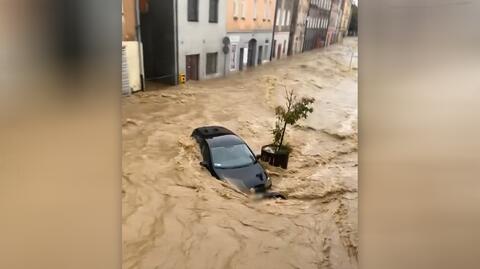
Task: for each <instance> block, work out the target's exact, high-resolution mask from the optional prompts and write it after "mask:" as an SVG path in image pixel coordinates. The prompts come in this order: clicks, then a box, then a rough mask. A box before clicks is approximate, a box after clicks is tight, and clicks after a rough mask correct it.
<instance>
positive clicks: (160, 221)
mask: <svg viewBox="0 0 480 269" xmlns="http://www.w3.org/2000/svg"><path fill="white" fill-rule="evenodd" d="M352 50H353V51H355V52H356V51H357V39H354V38H347V39H345V40H344V43H343V45H335V46H332V47H329V48H328V49H322V50H317V51H313V52H308V53H304V54H301V55H298V56H294V57H290V58H288V59H286V60H281V61H277V62H273V63H269V64H265V65H262V66H260V67H258V68H255V69H254V70H251V71H250V70H247V71H244V72H242V73H238V74H233V75H231V76H228V77H227V78H222V79H215V80H209V81H201V82H192V83H188V84H186V85H181V86H176V87H169V88H167V89H161V90H155V91H147V92H142V93H139V94H135V95H133V96H129V97H124V98H123V100H122V103H123V104H122V106H123V119H122V121H123V127H122V133H123V180H122V193H123V223H122V228H123V268H125V269H131V268H148V269H150V268H152V269H153V268H162V269H163V268H222V269H223V268H225V269H228V268H248V269H252V268H265V269H266V268H275V269H281V268H302V269H303V268H358V229H357V203H358V193H357V186H358V184H357V174H358V173H357V168H358V162H357V68H356V59H354V61H353V68H352V69H349V64H350V54H351V51H352ZM284 86H286V87H288V88H289V89H290V88H293V89H295V91H296V93H297V95H299V96H303V95H308V96H311V97H315V99H316V101H315V103H314V112H313V114H312V115H311V116H310V117H309V118H308V119H307V120H304V121H301V122H300V123H299V124H298V125H297V126H294V127H291V128H289V129H287V135H286V141H287V142H288V143H289V144H290V145H291V146H292V147H293V149H294V151H293V152H292V154H291V157H290V163H289V168H288V169H287V170H282V169H278V168H273V167H269V166H266V168H267V170H268V171H269V172H270V175H271V177H272V181H273V190H274V191H280V192H283V193H286V194H287V195H288V197H289V199H288V200H261V201H255V200H252V199H250V198H249V197H246V196H245V195H243V194H241V193H238V192H237V191H235V190H234V189H232V188H230V187H229V186H228V185H227V184H225V183H223V182H221V181H218V180H216V179H214V178H213V177H211V176H210V174H209V173H208V172H207V171H206V170H205V169H203V168H201V166H200V165H199V161H200V154H199V152H198V148H197V145H196V144H195V142H194V141H193V140H192V139H191V138H190V134H191V132H192V130H193V129H194V128H196V127H198V126H202V125H222V126H225V127H227V128H229V129H231V130H232V131H234V132H236V133H237V134H238V135H240V136H241V137H242V138H243V139H244V140H245V141H246V142H247V143H248V144H249V145H250V146H251V147H252V149H253V150H254V151H255V152H257V153H259V152H260V147H261V146H262V145H265V144H268V143H270V142H271V140H272V137H271V132H270V130H271V128H273V126H274V121H275V117H274V107H275V106H276V105H278V104H283V103H284V101H283V96H284V91H285V90H284Z"/></svg>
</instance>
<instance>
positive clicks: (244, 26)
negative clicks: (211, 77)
mask: <svg viewBox="0 0 480 269" xmlns="http://www.w3.org/2000/svg"><path fill="white" fill-rule="evenodd" d="M274 12H275V0H228V3H227V12H226V17H227V18H226V23H227V36H228V38H229V40H230V51H229V58H228V59H229V61H228V70H229V71H230V72H235V71H239V70H240V71H241V70H245V69H246V68H250V67H254V66H256V65H260V64H263V63H265V62H268V61H270V50H271V45H272V32H273V18H274V14H275V13H274Z"/></svg>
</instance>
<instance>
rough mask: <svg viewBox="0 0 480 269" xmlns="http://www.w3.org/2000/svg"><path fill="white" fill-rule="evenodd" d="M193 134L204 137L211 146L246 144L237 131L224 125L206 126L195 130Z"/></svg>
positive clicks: (199, 137)
mask: <svg viewBox="0 0 480 269" xmlns="http://www.w3.org/2000/svg"><path fill="white" fill-rule="evenodd" d="M192 136H193V137H195V138H197V139H204V140H205V142H207V144H208V145H209V146H210V147H221V146H231V145H238V144H245V142H243V140H242V139H240V137H238V136H237V135H236V134H235V133H233V132H232V131H230V130H228V129H227V128H225V127H222V126H204V127H199V128H196V129H195V130H193V133H192Z"/></svg>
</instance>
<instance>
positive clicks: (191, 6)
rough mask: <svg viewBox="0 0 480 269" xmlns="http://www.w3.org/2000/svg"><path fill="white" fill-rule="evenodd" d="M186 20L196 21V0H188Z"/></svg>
mask: <svg viewBox="0 0 480 269" xmlns="http://www.w3.org/2000/svg"><path fill="white" fill-rule="evenodd" d="M188 21H198V0H188Z"/></svg>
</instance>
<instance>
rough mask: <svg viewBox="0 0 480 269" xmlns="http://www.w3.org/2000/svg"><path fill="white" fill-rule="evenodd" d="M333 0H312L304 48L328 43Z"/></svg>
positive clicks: (309, 48) (307, 48)
mask: <svg viewBox="0 0 480 269" xmlns="http://www.w3.org/2000/svg"><path fill="white" fill-rule="evenodd" d="M331 8H332V0H310V7H309V10H308V15H307V23H306V30H305V42H304V46H303V48H304V50H312V49H317V48H322V47H324V46H325V45H326V40H327V29H328V25H329V21H330V11H331Z"/></svg>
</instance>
